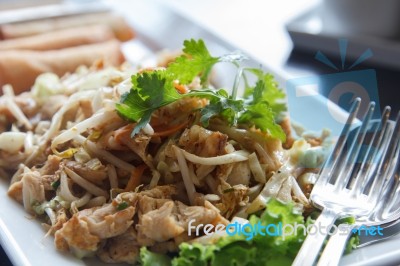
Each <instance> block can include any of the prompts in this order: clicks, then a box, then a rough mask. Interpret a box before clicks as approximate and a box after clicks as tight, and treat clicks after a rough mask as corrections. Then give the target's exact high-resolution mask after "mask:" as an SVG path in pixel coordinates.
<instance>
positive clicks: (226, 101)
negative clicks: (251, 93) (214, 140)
mask: <svg viewBox="0 0 400 266" xmlns="http://www.w3.org/2000/svg"><path fill="white" fill-rule="evenodd" d="M188 95H189V96H197V97H203V98H207V99H209V100H210V102H209V104H208V105H206V106H205V107H204V108H202V109H201V111H200V114H201V118H200V122H201V123H202V124H203V125H204V126H205V127H207V126H208V124H209V120H210V118H211V117H213V116H220V117H222V118H223V119H225V121H226V122H228V124H229V125H234V124H236V120H237V114H239V113H240V112H242V111H243V110H244V103H243V101H242V100H234V99H232V98H231V97H230V96H229V94H228V93H227V92H226V91H225V90H223V89H220V90H218V91H212V90H201V91H193V92H191V93H189V94H188Z"/></svg>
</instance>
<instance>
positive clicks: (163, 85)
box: [116, 71, 182, 136]
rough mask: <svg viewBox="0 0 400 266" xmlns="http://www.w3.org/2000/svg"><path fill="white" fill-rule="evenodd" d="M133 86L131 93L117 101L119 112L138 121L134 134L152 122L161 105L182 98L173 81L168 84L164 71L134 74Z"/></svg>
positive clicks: (128, 118)
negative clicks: (153, 114) (152, 117)
mask: <svg viewBox="0 0 400 266" xmlns="http://www.w3.org/2000/svg"><path fill="white" fill-rule="evenodd" d="M132 83H133V84H135V85H136V86H134V87H132V89H131V90H130V91H129V93H125V94H124V95H122V97H121V103H117V105H116V109H117V111H118V113H119V114H120V115H121V116H122V117H123V118H125V119H127V120H130V121H134V122H138V124H137V125H136V126H135V128H134V130H133V132H132V136H134V135H135V134H137V133H138V132H139V131H140V129H142V128H143V127H144V126H146V124H147V123H149V122H150V119H151V115H152V113H153V112H154V111H155V110H156V109H158V108H160V107H161V106H164V105H167V104H169V103H172V102H174V101H176V100H179V99H180V98H182V95H181V94H179V93H178V92H177V91H176V90H175V88H174V87H173V85H172V83H171V84H168V83H167V79H166V78H165V73H164V71H153V72H150V73H148V72H144V73H140V74H136V75H134V76H132Z"/></svg>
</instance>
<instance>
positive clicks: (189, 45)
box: [167, 39, 219, 84]
mask: <svg viewBox="0 0 400 266" xmlns="http://www.w3.org/2000/svg"><path fill="white" fill-rule="evenodd" d="M183 45H184V48H183V52H184V54H183V55H181V56H180V57H178V58H177V59H176V60H175V61H174V62H172V63H171V64H169V65H168V70H167V71H168V72H169V73H171V74H172V75H173V76H174V78H175V79H177V80H179V82H180V83H181V84H188V83H190V82H192V80H193V78H194V77H196V76H198V75H200V77H201V83H202V84H204V83H206V82H207V78H208V75H209V74H210V72H211V69H212V67H213V66H214V65H215V64H216V63H218V61H219V58H218V57H212V56H211V55H210V53H209V51H208V50H207V47H206V45H205V44H204V41H203V40H201V39H200V40H198V41H196V40H194V39H191V40H185V41H184V43H183Z"/></svg>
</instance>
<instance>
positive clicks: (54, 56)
mask: <svg viewBox="0 0 400 266" xmlns="http://www.w3.org/2000/svg"><path fill="white" fill-rule="evenodd" d="M99 59H104V60H105V62H106V63H109V64H111V65H116V66H118V65H120V64H122V63H123V62H124V56H123V54H122V52H121V50H120V42H119V41H117V40H111V41H107V42H104V43H98V44H90V45H81V46H76V47H72V48H65V49H60V50H51V51H28V50H7V51H0V87H2V86H3V85H5V84H11V85H12V86H13V88H14V91H15V93H21V92H23V91H26V90H28V89H29V88H30V87H31V86H32V85H33V84H34V82H35V79H36V77H37V76H38V75H40V74H41V73H44V72H53V73H56V74H57V75H59V76H62V75H64V74H65V73H67V72H73V71H75V70H76V68H77V67H78V66H81V65H86V66H90V65H92V64H93V63H94V62H95V61H96V60H99Z"/></svg>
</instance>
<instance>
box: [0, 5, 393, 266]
mask: <svg viewBox="0 0 400 266" xmlns="http://www.w3.org/2000/svg"><path fill="white" fill-rule="evenodd" d="M107 3H108V2H107ZM110 3H111V2H110ZM159 4H160V3H158V2H155V1H146V2H145V1H120V2H119V5H117V6H116V7H113V8H115V9H117V11H118V12H120V13H122V14H123V15H125V17H126V18H127V19H128V21H129V22H130V23H131V25H132V26H133V27H134V28H135V29H136V31H137V33H138V40H136V41H133V42H130V43H127V44H126V45H125V46H124V49H125V52H126V54H127V57H128V58H130V59H131V60H134V59H140V58H142V57H145V56H147V55H149V53H151V51H156V50H158V49H160V48H170V49H180V48H181V46H182V41H183V40H184V39H188V38H195V39H196V38H202V39H203V40H204V41H205V42H206V43H207V46H208V47H209V48H210V50H212V51H213V53H215V54H222V53H225V52H229V51H234V50H235V47H233V46H232V45H230V44H229V43H227V42H226V41H224V40H221V39H220V38H218V37H217V36H214V35H213V34H211V33H209V32H207V31H206V30H204V29H202V28H201V27H199V26H197V25H195V24H194V23H193V22H191V21H189V20H187V19H186V18H183V17H181V16H180V15H178V14H177V13H175V12H174V11H173V10H172V9H171V8H170V7H166V6H162V5H159ZM171 29H174V30H173V31H171ZM172 32H173V33H172ZM249 64H250V65H252V66H255V67H258V66H259V65H260V64H262V65H263V66H267V65H268V64H267V62H259V61H254V60H253V61H250V62H249ZM275 77H276V79H277V80H278V81H279V83H280V84H281V86H282V87H283V86H284V84H285V77H284V76H281V75H279V73H275ZM230 81H231V79H229V82H230ZM229 82H228V80H221V83H223V84H228V85H227V86H229ZM313 99H314V100H312V102H311V103H310V104H309V105H307V106H306V107H304V106H303V107H302V106H297V107H296V106H291V107H290V106H289V108H291V110H295V109H296V108H303V109H304V108H305V109H307V110H305V111H310V113H313V112H315V111H318V110H324V109H326V105H327V100H326V99H325V98H323V97H322V96H318V97H314V98H313ZM332 111H333V112H334V113H335V114H336V115H337V116H339V117H344V116H345V114H344V112H343V111H342V110H341V109H339V108H338V107H334V108H333V110H332ZM292 118H294V119H295V120H296V121H297V122H300V123H302V124H303V125H305V126H306V127H309V128H312V129H315V130H320V129H322V128H323V127H330V125H329V124H326V123H324V121H326V119H324V117H320V119H318V120H315V119H313V118H312V117H310V116H308V115H304V113H303V112H297V111H294V112H293V114H292ZM316 121H318V122H317V123H316ZM332 129H333V131H334V132H335V134H336V133H337V132H339V130H340V128H337V127H336V128H332ZM7 188H8V180H5V179H4V178H0V243H1V245H2V247H3V248H4V249H5V251H6V253H7V254H8V256H9V258H10V260H11V261H12V263H13V264H14V265H16V266H19V265H24V266H25V265H43V266H47V265H49V266H54V265H59V266H68V265H71V266H72V265H104V264H103V263H101V262H99V261H98V260H97V259H86V260H84V261H82V260H78V259H76V258H74V257H73V256H72V255H70V254H69V253H61V252H59V251H57V250H56V249H55V246H54V243H53V237H47V238H45V237H44V235H45V233H46V232H45V230H43V229H42V227H41V225H40V223H39V222H38V221H37V220H34V219H32V217H29V215H27V214H26V212H25V211H24V209H23V207H22V206H21V205H19V204H18V203H16V202H15V201H13V200H12V199H10V198H9V197H8V196H7ZM399 241H400V239H399V240H398V241H397V242H396V240H394V241H392V242H385V243H382V244H380V245H375V246H373V247H372V246H371V247H367V248H365V249H362V250H359V251H357V252H354V253H353V254H351V255H349V256H346V257H345V259H344V260H343V263H342V264H343V265H351V264H354V263H358V262H361V263H362V262H372V264H371V265H376V260H375V258H377V256H375V254H385V252H384V251H385V250H388V249H389V248H393V247H395V245H397V246H398V245H399V243H400V242H399ZM369 249H373V250H374V252H369V251H366V252H363V250H369ZM396 252H397V251H396ZM396 252H392V253H393V254H392V253H391V254H385V255H383V258H382V256H380V259H386V260H385V262H394V261H395V260H396V259H398V258H399V256H400V254H398V253H399V252H397V253H396ZM374 262H375V263H374Z"/></svg>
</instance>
